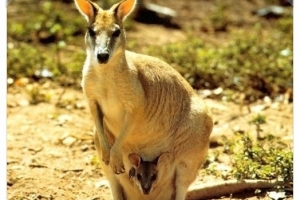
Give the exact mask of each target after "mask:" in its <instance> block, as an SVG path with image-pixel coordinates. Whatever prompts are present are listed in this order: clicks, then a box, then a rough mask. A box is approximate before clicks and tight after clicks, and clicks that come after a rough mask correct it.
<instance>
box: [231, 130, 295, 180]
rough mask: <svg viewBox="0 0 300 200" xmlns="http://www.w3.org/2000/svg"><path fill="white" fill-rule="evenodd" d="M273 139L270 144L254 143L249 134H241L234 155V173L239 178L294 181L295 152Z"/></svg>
mask: <svg viewBox="0 0 300 200" xmlns="http://www.w3.org/2000/svg"><path fill="white" fill-rule="evenodd" d="M272 140H273V139H271V141H270V140H268V144H267V142H265V143H264V142H262V141H261V142H258V143H254V141H253V139H252V138H251V137H250V136H249V135H248V134H244V135H240V137H239V139H238V141H236V142H237V145H236V147H235V148H236V149H235V155H234V157H233V175H234V176H235V177H236V178H237V179H266V180H271V179H283V180H284V181H287V182H293V152H292V150H291V149H288V148H287V147H286V146H284V147H283V146H280V145H279V144H278V143H275V142H274V141H272ZM270 143H271V144H270Z"/></svg>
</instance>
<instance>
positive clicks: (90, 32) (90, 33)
mask: <svg viewBox="0 0 300 200" xmlns="http://www.w3.org/2000/svg"><path fill="white" fill-rule="evenodd" d="M88 33H89V35H90V36H91V37H94V36H95V35H96V32H95V31H94V30H93V29H92V28H90V27H89V28H88Z"/></svg>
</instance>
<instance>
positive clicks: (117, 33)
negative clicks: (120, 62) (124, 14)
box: [112, 29, 121, 37]
mask: <svg viewBox="0 0 300 200" xmlns="http://www.w3.org/2000/svg"><path fill="white" fill-rule="evenodd" d="M120 34H121V30H120V29H117V30H115V31H114V32H113V33H112V36H113V37H119V36H120Z"/></svg>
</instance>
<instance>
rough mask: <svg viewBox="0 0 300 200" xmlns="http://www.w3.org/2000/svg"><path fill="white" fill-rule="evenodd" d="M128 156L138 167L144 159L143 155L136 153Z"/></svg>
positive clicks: (135, 166)
mask: <svg viewBox="0 0 300 200" xmlns="http://www.w3.org/2000/svg"><path fill="white" fill-rule="evenodd" d="M128 158H129V160H130V162H131V164H132V165H133V167H134V168H138V167H139V166H140V164H141V160H142V158H141V156H139V155H138V154H136V153H131V154H129V156H128Z"/></svg>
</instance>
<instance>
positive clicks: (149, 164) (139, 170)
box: [128, 153, 168, 195]
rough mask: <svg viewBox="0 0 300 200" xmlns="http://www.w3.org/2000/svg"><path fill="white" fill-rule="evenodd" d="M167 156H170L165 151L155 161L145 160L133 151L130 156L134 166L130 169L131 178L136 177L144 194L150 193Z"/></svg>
mask: <svg viewBox="0 0 300 200" xmlns="http://www.w3.org/2000/svg"><path fill="white" fill-rule="evenodd" d="M166 156H168V153H163V154H162V155H160V156H158V157H157V158H155V159H154V160H153V161H144V160H143V159H142V157H141V156H140V155H138V154H136V153H131V154H130V155H129V156H128V158H129V160H130V162H131V164H132V166H133V167H132V168H131V169H130V170H129V178H134V180H135V182H136V184H137V185H138V186H139V188H140V190H141V192H143V194H145V195H148V194H150V192H151V191H152V189H153V187H154V186H155V183H156V182H157V180H158V173H159V167H160V165H161V164H162V160H164V158H165V157H166Z"/></svg>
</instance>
